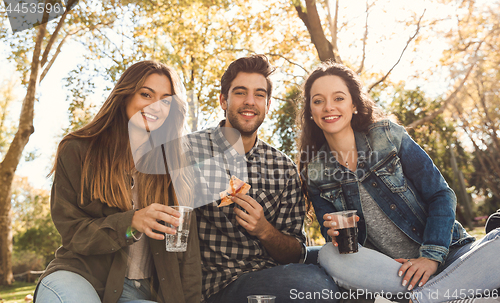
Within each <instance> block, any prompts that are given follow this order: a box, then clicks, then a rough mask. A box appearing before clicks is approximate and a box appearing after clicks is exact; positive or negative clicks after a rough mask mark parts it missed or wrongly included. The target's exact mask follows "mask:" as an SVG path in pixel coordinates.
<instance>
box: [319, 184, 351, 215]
mask: <svg viewBox="0 0 500 303" xmlns="http://www.w3.org/2000/svg"><path fill="white" fill-rule="evenodd" d="M319 189H320V191H321V193H320V194H319V195H320V197H321V198H323V199H325V200H327V201H329V202H331V203H332V204H333V205H334V206H335V208H336V209H340V210H341V209H347V207H346V204H345V201H344V195H343V194H342V187H341V186H340V184H338V185H332V184H326V185H322V186H319Z"/></svg>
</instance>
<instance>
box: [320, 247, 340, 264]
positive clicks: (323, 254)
mask: <svg viewBox="0 0 500 303" xmlns="http://www.w3.org/2000/svg"><path fill="white" fill-rule="evenodd" d="M334 248H335V247H334V246H333V244H332V243H331V242H330V243H327V244H325V245H324V246H323V247H322V248H321V249H320V251H319V253H318V263H319V265H322V264H326V263H327V262H328V261H331V260H332V258H333V257H334V256H335V255H337V253H336V252H335V249H334Z"/></svg>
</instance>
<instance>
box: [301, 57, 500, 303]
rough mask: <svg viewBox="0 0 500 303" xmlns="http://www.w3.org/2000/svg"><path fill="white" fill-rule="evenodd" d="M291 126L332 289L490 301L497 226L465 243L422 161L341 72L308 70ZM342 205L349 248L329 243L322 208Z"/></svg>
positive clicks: (333, 229)
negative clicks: (295, 127)
mask: <svg viewBox="0 0 500 303" xmlns="http://www.w3.org/2000/svg"><path fill="white" fill-rule="evenodd" d="M301 124H302V133H301V137H300V169H301V178H302V184H303V187H304V192H305V193H307V203H308V204H309V205H311V204H312V206H313V207H314V211H315V213H316V217H317V219H318V222H319V223H320V226H321V233H322V235H323V236H324V237H325V239H326V240H327V242H328V243H327V244H326V245H325V246H323V248H322V249H321V250H320V252H319V258H318V260H319V264H320V265H321V266H322V267H324V268H325V270H326V271H327V272H328V273H329V274H330V275H331V276H332V277H333V279H334V280H335V282H336V283H337V284H338V286H340V287H343V288H345V289H349V290H351V291H355V292H356V293H357V294H360V293H363V294H366V295H368V296H370V294H371V297H375V294H377V293H378V294H381V293H384V294H388V296H389V297H392V298H397V299H398V300H399V299H404V298H408V299H411V300H412V301H413V302H422V303H423V302H425V303H428V302H443V301H449V300H455V299H464V298H466V297H474V296H489V297H498V290H497V288H498V287H500V281H499V280H498V277H497V276H495V275H498V269H499V268H500V263H499V262H498V261H494V260H499V259H498V258H497V257H496V256H497V255H498V251H499V250H500V229H498V228H497V229H494V230H492V231H491V232H489V233H488V234H487V235H486V236H485V237H484V238H483V239H481V240H479V241H476V242H474V238H473V237H472V236H470V235H469V234H467V232H466V231H465V229H464V228H463V227H462V226H461V225H460V223H459V222H458V221H456V220H455V207H456V197H455V194H454V192H453V190H452V189H451V188H450V187H449V186H448V184H447V183H446V181H445V179H444V178H443V176H442V175H441V173H440V172H439V170H438V169H437V167H436V166H435V165H434V163H433V162H432V160H431V158H430V157H429V156H428V155H427V154H426V153H425V151H424V150H423V149H422V148H421V147H420V146H419V145H418V144H417V143H416V142H415V141H413V140H412V138H411V137H410V136H409V135H408V133H407V132H406V130H405V129H404V128H403V127H402V126H400V125H398V124H396V123H394V122H391V121H390V120H388V119H385V118H384V117H383V115H382V114H381V113H380V111H379V110H378V109H377V107H376V106H375V104H374V102H373V101H372V100H371V99H370V98H369V96H368V95H366V94H365V93H364V92H363V90H362V86H361V82H360V80H359V77H358V76H357V75H356V74H355V73H354V72H353V71H352V70H351V69H349V68H348V67H346V66H344V65H340V64H336V63H329V62H326V63H323V64H322V65H321V66H319V67H318V68H317V69H315V70H314V71H313V72H312V73H311V74H310V75H309V77H308V78H307V80H306V82H305V85H304V106H303V112H302V116H301ZM346 210H351V211H355V212H356V214H357V216H358V217H359V222H358V229H357V242H358V243H359V244H360V246H359V248H358V249H359V251H358V252H355V253H351V254H343V252H340V251H339V249H338V243H337V237H338V236H339V229H340V228H339V226H338V225H337V222H339V221H338V217H336V216H337V215H335V214H332V213H334V212H339V211H346ZM485 260H487V262H485ZM473 272H474V273H479V274H472V273H473Z"/></svg>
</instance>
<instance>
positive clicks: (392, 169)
mask: <svg viewBox="0 0 500 303" xmlns="http://www.w3.org/2000/svg"><path fill="white" fill-rule="evenodd" d="M392 158H393V159H391V160H390V161H387V162H386V163H385V164H384V165H382V166H381V167H379V168H378V169H377V170H376V171H375V174H376V175H377V176H378V177H379V178H380V179H381V180H382V181H383V182H384V183H385V185H387V187H388V188H389V189H390V190H391V191H392V192H393V193H401V192H404V191H406V190H407V189H408V185H407V183H406V178H405V176H404V174H403V166H402V165H401V161H400V159H399V157H397V156H395V155H394V156H393V157H392Z"/></svg>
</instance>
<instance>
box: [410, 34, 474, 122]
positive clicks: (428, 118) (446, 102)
mask: <svg viewBox="0 0 500 303" xmlns="http://www.w3.org/2000/svg"><path fill="white" fill-rule="evenodd" d="M480 47H481V43H480V44H479V45H478V47H477V48H476V51H475V53H477V52H478V51H479V48H480ZM476 63H477V61H475V62H473V63H472V64H471V66H470V67H469V69H468V70H467V73H466V74H465V77H464V78H463V79H462V81H461V82H460V84H459V85H458V86H457V88H456V89H455V90H454V91H453V92H452V93H451V95H449V96H448V98H446V99H445V100H444V101H443V103H442V104H441V106H440V107H439V108H438V109H437V110H435V111H433V112H432V113H430V114H428V115H426V116H425V117H423V118H421V119H418V120H415V121H413V122H412V123H410V124H409V125H408V126H407V128H414V127H417V126H419V125H422V124H424V123H427V122H430V121H432V120H433V119H434V118H436V117H437V116H438V115H440V114H442V113H443V112H444V111H445V109H446V107H447V106H448V105H449V104H450V102H451V101H452V100H454V99H455V97H456V96H457V94H458V92H459V91H460V90H461V89H462V87H463V86H464V84H465V81H467V78H469V75H470V74H471V72H472V70H473V69H474V67H475V66H476Z"/></svg>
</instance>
